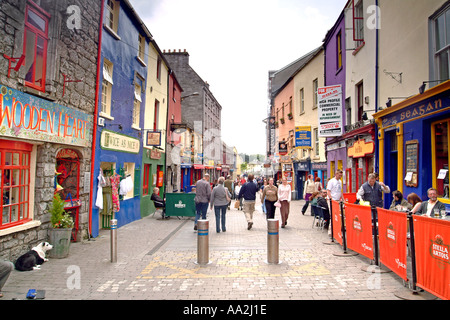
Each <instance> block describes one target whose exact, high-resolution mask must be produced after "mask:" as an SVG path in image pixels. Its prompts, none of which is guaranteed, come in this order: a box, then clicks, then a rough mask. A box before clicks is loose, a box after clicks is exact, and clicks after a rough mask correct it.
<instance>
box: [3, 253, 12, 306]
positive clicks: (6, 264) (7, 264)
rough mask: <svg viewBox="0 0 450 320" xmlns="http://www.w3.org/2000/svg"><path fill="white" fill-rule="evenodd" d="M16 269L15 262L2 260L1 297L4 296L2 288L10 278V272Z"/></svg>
mask: <svg viewBox="0 0 450 320" xmlns="http://www.w3.org/2000/svg"><path fill="white" fill-rule="evenodd" d="M13 270H14V264H13V263H12V262H9V261H4V260H0V298H3V293H2V289H3V286H4V285H5V283H6V280H8V277H9V274H10V273H11V271H13Z"/></svg>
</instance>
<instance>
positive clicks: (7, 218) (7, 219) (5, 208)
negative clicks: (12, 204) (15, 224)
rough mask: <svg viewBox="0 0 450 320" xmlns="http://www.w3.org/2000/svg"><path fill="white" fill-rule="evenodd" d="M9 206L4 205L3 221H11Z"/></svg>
mask: <svg viewBox="0 0 450 320" xmlns="http://www.w3.org/2000/svg"><path fill="white" fill-rule="evenodd" d="M9 222H10V221H9V207H3V210H2V223H3V224H5V223H9Z"/></svg>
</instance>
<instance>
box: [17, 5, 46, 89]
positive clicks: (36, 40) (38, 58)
mask: <svg viewBox="0 0 450 320" xmlns="http://www.w3.org/2000/svg"><path fill="white" fill-rule="evenodd" d="M49 18H50V15H48V14H47V13H46V12H45V11H43V10H42V9H41V8H39V7H38V6H37V5H36V4H35V3H33V2H29V5H27V8H26V14H25V36H24V44H23V54H24V55H25V72H26V74H25V85H26V86H28V87H31V88H34V89H36V90H39V91H43V92H45V73H46V65H47V44H48V20H49Z"/></svg>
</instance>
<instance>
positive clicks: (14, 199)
mask: <svg viewBox="0 0 450 320" xmlns="http://www.w3.org/2000/svg"><path fill="white" fill-rule="evenodd" d="M18 202H19V187H16V188H11V203H18Z"/></svg>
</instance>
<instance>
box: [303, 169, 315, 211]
mask: <svg viewBox="0 0 450 320" xmlns="http://www.w3.org/2000/svg"><path fill="white" fill-rule="evenodd" d="M313 179H314V176H313V175H312V174H309V175H308V180H306V181H305V187H304V188H303V199H305V201H306V202H305V205H304V206H303V208H302V214H303V215H305V212H306V210H307V209H308V206H309V197H311V195H312V194H313V192H314V191H315V189H316V186H315V184H314V180H313Z"/></svg>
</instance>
